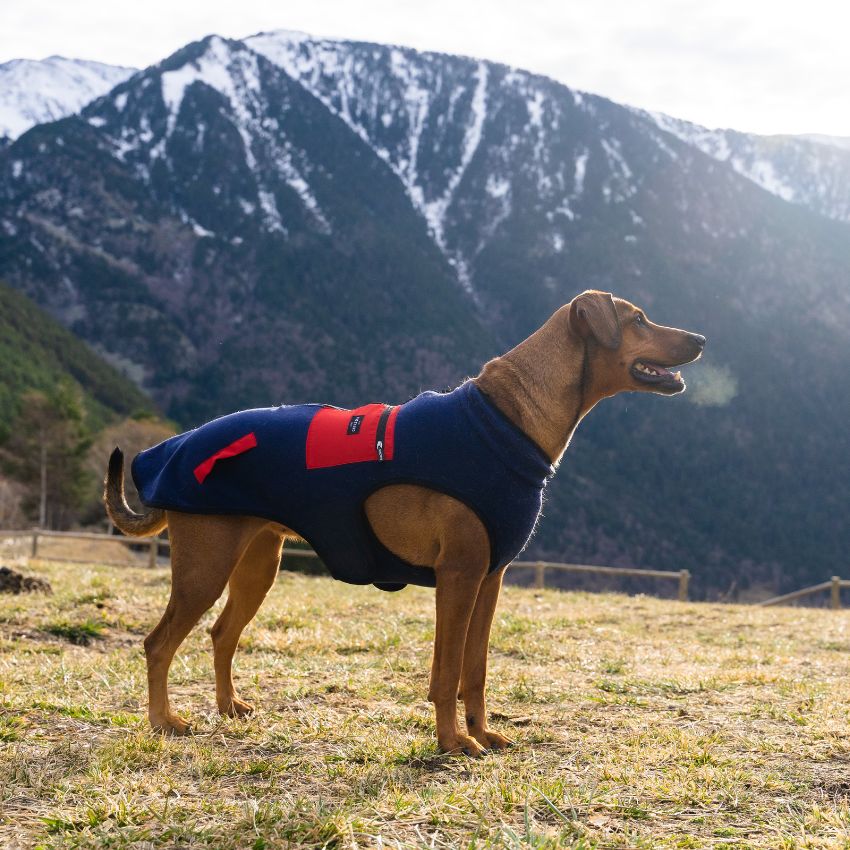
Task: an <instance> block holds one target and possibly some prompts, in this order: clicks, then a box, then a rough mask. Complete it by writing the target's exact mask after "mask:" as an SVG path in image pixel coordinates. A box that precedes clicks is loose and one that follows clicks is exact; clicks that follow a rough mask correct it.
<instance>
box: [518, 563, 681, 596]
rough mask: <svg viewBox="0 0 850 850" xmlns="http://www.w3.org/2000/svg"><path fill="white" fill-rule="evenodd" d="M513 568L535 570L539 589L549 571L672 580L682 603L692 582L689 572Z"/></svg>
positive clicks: (532, 565)
mask: <svg viewBox="0 0 850 850" xmlns="http://www.w3.org/2000/svg"><path fill="white" fill-rule="evenodd" d="M511 567H512V568H519V569H533V570H534V587H536V588H539V589H542V588H544V587H545V586H546V571H547V570H562V571H564V572H571V573H597V574H600V575H609V576H630V577H637V578H661V579H671V580H673V581H678V582H679V593H678V598H679V601H680V602H684V601H686V600H687V598H688V587H689V585H690V581H691V573H690V571H689V570H678V571H674V570H639V569H636V568H633V567H598V566H595V565H593V564H559V563H553V562H551V561H514V562H513V564H511Z"/></svg>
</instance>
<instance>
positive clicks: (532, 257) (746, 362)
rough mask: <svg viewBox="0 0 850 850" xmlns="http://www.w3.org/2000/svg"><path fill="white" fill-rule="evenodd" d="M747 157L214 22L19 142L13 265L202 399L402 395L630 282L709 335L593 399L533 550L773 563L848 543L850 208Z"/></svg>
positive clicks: (179, 390)
mask: <svg viewBox="0 0 850 850" xmlns="http://www.w3.org/2000/svg"><path fill="white" fill-rule="evenodd" d="M811 144H814V143H811ZM820 147H823V148H824V149H826V150H828V151H831V150H832V149H831V148H825V146H820ZM836 150H837V149H836ZM838 153H839V154H840V152H838ZM733 160H734V158H733V157H727V158H722V157H721V158H717V157H715V156H713V155H709V154H708V153H706V152H705V151H704V150H702V148H701V147H700V146H699V145H696V144H695V143H694V142H693V140H688V139H683V138H680V135H679V134H677V133H673V132H671V131H670V130H669V129H668V128H664V127H662V126H659V123H658V121H657V120H656V118H655V117H653V116H650V115H648V114H646V113H640V112H636V111H635V110H632V109H629V108H626V107H623V106H621V105H619V104H616V103H613V102H611V101H609V100H607V99H605V98H602V97H597V96H592V95H588V94H584V93H581V92H577V91H574V90H572V89H570V88H568V87H566V86H564V85H562V84H559V83H556V82H554V81H552V80H550V79H547V78H545V77H542V76H538V75H534V74H530V73H527V72H524V71H521V70H517V69H513V68H508V67H506V66H504V65H499V64H496V63H491V62H486V61H481V60H477V59H470V58H466V57H459V56H448V55H442V54H435V53H419V52H416V51H413V50H410V49H407V48H403V47H393V46H385V45H377V44H369V43H363V42H345V41H331V40H326V39H314V38H310V37H308V36H304V35H301V34H296V33H267V34H259V35H257V36H252V37H251V38H249V39H246V40H244V41H230V40H226V39H222V38H219V37H217V36H211V37H208V38H206V39H204V40H203V41H200V42H197V43H193V44H190V45H188V46H186V47H185V48H183V49H182V50H180V51H178V52H177V53H175V54H174V55H173V56H170V57H168V58H167V59H166V60H164V61H163V62H162V63H160V64H159V65H157V66H154V67H151V68H148V69H145V70H143V71H141V72H139V73H138V74H135V75H134V76H132V77H131V78H129V79H127V80H125V81H124V82H122V83H120V84H119V85H118V86H116V87H115V88H114V89H112V90H111V91H110V92H109V93H108V94H107V95H105V96H103V97H101V98H99V99H97V100H95V101H94V102H93V103H91V104H90V105H88V106H87V107H85V108H84V109H83V110H82V112H81V114H80V116H70V117H67V118H65V119H63V120H61V121H57V122H54V123H51V124H44V125H39V126H36V127H34V128H32V129H31V130H30V131H29V132H27V133H25V134H24V135H22V136H21V137H20V138H19V139H17V140H16V141H15V142H14V143H13V144H11V145H10V146H8V147H7V148H6V149H5V150H4V151H2V152H0V274H2V275H4V276H5V277H6V279H7V280H9V282H10V283H12V285H14V286H15V287H17V288H19V289H21V290H23V291H25V292H26V293H27V294H29V295H30V296H31V297H32V298H34V299H35V300H36V301H37V302H38V303H39V304H41V305H43V306H45V307H46V308H47V309H48V310H49V311H50V312H51V313H52V314H53V315H54V316H56V317H58V318H59V320H60V321H61V322H62V323H63V324H65V325H66V326H67V327H69V328H70V329H72V330H73V331H74V332H75V333H77V334H78V335H80V336H81V337H82V338H84V339H86V340H88V341H90V342H92V343H93V344H97V345H98V347H99V350H103V351H105V352H106V353H107V354H108V356H109V357H111V358H112V360H113V362H115V363H116V364H118V365H119V366H120V367H121V368H123V369H124V370H125V371H126V373H127V374H132V375H133V376H134V377H135V379H136V381H137V382H138V383H139V384H140V385H142V386H143V387H145V388H146V389H147V390H149V391H150V392H151V394H152V395H153V397H154V398H155V399H156V400H157V401H158V402H159V404H160V405H161V406H162V407H163V408H164V409H165V410H166V412H167V414H168V415H169V416H171V417H172V418H174V419H176V420H178V421H180V422H181V423H182V424H183V425H185V426H192V425H195V424H197V423H199V422H200V421H202V420H204V419H206V418H209V417H211V416H214V415H217V414H220V413H224V412H227V411H229V410H232V409H235V408H238V407H243V406H249V405H266V404H274V403H278V402H282V401H291V402H296V401H316V400H318V401H329V402H333V403H336V404H341V405H351V404H357V403H362V402H364V401H376V400H385V401H390V402H392V401H403V400H404V399H406V398H408V397H409V396H410V395H412V394H414V393H416V392H417V391H419V390H420V389H423V388H442V387H446V386H449V385H451V384H453V383H456V382H458V381H459V380H461V379H462V378H463V377H464V376H465V375H468V374H471V373H474V372H475V371H477V369H478V368H479V367H480V364H481V363H482V362H483V361H484V360H486V359H487V358H488V357H490V356H493V355H494V354H497V353H500V352H502V351H504V350H506V349H507V348H509V347H511V346H512V345H514V344H516V343H517V342H518V341H519V340H521V339H522V338H523V337H524V336H525V335H527V334H528V333H530V332H531V331H532V330H534V329H535V328H536V327H537V326H539V324H541V323H542V322H543V321H544V320H545V319H546V318H547V317H548V315H549V314H550V313H551V312H552V311H553V310H555V309H556V308H557V307H558V306H560V305H561V304H563V303H564V302H566V301H567V300H569V299H570V298H572V297H573V296H574V295H575V294H576V293H577V292H580V291H581V290H583V289H586V288H594V287H595V288H601V289H605V290H610V291H613V292H615V293H617V294H619V295H622V296H624V297H626V298H630V299H631V300H633V301H635V302H637V303H639V304H641V305H642V306H643V307H645V308H646V309H647V311H648V312H649V315H650V316H651V317H652V318H654V319H656V320H657V321H660V322H662V323H666V324H674V325H678V326H680V327H687V328H690V329H692V330H696V331H699V332H701V333H705V334H706V335H707V336H708V338H709V345H708V349H707V354H706V357H705V359H704V361H703V362H702V363H701V364H698V365H696V366H694V367H691V368H690V369H688V370H687V373H688V374H689V376H690V377H689V383H690V385H691V386H690V390H689V392H688V393H687V394H685V396H683V397H681V398H677V399H674V400H669V399H661V398H657V397H654V396H646V395H641V396H624V397H620V398H618V399H615V400H613V401H610V402H605V403H604V404H602V405H600V407H599V409H598V410H596V411H594V412H593V413H592V414H591V415H590V417H588V420H587V422H586V423H584V424H583V425H582V427H581V428H580V429H579V432H578V435H577V436H576V438H575V440H574V441H573V445H572V447H571V448H570V451H569V452H568V453H567V455H566V457H565V460H564V462H563V463H562V468H561V471H560V472H559V474H558V476H557V477H556V479H555V481H554V482H553V484H552V486H551V491H550V494H549V499H548V502H547V505H546V510H545V514H546V518H545V519H544V521H543V522H542V523H541V527H540V531H539V533H538V535H537V537H536V538H535V540H534V543H533V549H532V550H531V553H532V554H533V555H541V556H547V557H551V558H557V559H566V560H574V561H596V562H599V563H619V564H638V565H642V566H655V567H658V568H674V569H679V568H681V567H683V566H687V567H688V568H690V569H691V570H692V571H693V572H694V574H695V588H696V590H697V592H702V593H705V594H716V593H718V592H720V591H727V590H728V589H729V588H730V587H731V586H732V585H733V584H734V585H735V586H736V587H737V588H738V589H745V588H746V587H747V586H748V585H753V584H760V585H769V586H770V587H773V588H777V589H782V588H786V587H794V586H799V585H800V584H801V583H802V582H805V581H809V580H810V579H811V580H821V579H822V577H823V576H824V575H831V574H832V573H833V572H835V568H836V564H838V563H840V560H841V558H842V557H843V554H844V552H846V551H847V548H848V546H850V525H848V524H847V523H846V522H845V507H844V506H845V505H846V504H847V500H848V498H850V484H848V482H847V481H846V480H845V478H846V476H844V474H843V470H844V469H846V467H847V462H848V460H850V445H848V437H847V436H846V434H847V430H846V423H845V419H846V416H845V415H844V408H843V406H842V405H841V404H840V403H837V401H836V399H839V400H840V399H843V398H846V397H847V395H848V390H850V386H848V383H850V381H848V377H847V370H846V366H845V363H846V361H847V359H848V357H850V333H848V331H847V328H848V327H850V271H848V270H850V239H848V233H850V231H849V230H848V224H847V223H846V222H845V221H844V220H843V219H842V218H841V216H839V215H834V216H826V215H823V214H821V211H813V209H812V208H811V207H812V205H813V204H814V201H811V202H810V203H809V202H807V203H788V202H786V200H784V199H783V198H782V197H779V196H777V195H776V194H774V193H771V192H768V191H765V190H764V189H763V188H762V187H761V186H759V185H758V184H757V183H756V182H754V180H753V179H751V178H750V176H746V175H744V174H742V173H740V170H739V169H738V168H737V167H736V161H733ZM839 164H840V161H839ZM831 197H832V199H831V201H830V203H831V204H834V205H837V204H839V201H840V192H838V190H836V193H835V194H834V195H833V196H831ZM836 209H837V207H836Z"/></svg>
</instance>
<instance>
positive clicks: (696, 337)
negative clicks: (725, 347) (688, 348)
mask: <svg viewBox="0 0 850 850" xmlns="http://www.w3.org/2000/svg"><path fill="white" fill-rule="evenodd" d="M691 339H693V341H694V342H695V343H696V344H697V345H698V346H699V347H700V348H705V337H704V336H703V335H702V334H691Z"/></svg>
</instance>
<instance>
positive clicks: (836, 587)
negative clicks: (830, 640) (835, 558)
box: [758, 576, 850, 611]
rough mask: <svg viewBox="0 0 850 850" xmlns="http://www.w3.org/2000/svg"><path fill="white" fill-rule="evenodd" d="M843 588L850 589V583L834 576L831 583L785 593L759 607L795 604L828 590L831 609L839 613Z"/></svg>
mask: <svg viewBox="0 0 850 850" xmlns="http://www.w3.org/2000/svg"><path fill="white" fill-rule="evenodd" d="M842 587H850V581H847V580H846V579H843V578H841V577H840V576H833V577H832V578H831V579H830V580H829V581H824V582H821V583H820V584H813V585H812V586H811V587H804V588H803V589H802V590H795V591H794V592H793V593H783V594H782V596H774V597H773V598H772V599H765V600H764V602H759V603H758V605H759V606H761V607H762V608H764V607H766V606H768V605H781V604H782V603H783V602H793V601H794V600H795V599H802V598H803V597H804V596H811V594H813V593H820V592H821V591H822V590H828V591H829V607H830V608H832V609H833V610H835V611H837V610H838V609H839V608H840V607H841V588H842Z"/></svg>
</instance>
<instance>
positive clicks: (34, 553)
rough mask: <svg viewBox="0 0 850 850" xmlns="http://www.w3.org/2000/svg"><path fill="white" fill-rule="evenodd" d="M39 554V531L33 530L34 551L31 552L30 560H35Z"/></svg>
mask: <svg viewBox="0 0 850 850" xmlns="http://www.w3.org/2000/svg"><path fill="white" fill-rule="evenodd" d="M37 553H38V529H37V528H34V529H33V530H32V550H31V551H30V558H34V557H35V556H36V554H37Z"/></svg>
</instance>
